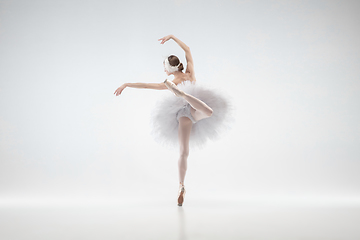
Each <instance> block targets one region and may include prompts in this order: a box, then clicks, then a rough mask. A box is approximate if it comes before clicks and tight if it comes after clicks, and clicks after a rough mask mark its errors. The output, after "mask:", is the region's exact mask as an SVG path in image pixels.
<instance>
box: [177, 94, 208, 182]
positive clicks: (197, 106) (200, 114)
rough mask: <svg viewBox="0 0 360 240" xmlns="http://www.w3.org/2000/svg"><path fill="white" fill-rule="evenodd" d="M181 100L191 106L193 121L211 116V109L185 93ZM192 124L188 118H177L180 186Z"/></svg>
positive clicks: (187, 154)
mask: <svg viewBox="0 0 360 240" xmlns="http://www.w3.org/2000/svg"><path fill="white" fill-rule="evenodd" d="M183 98H184V99H185V100H186V101H187V102H188V103H189V104H190V105H191V115H192V116H193V117H194V119H195V121H199V120H201V119H204V118H208V117H210V116H211V115H212V109H211V108H210V107H209V106H208V105H206V104H205V103H204V102H203V101H201V100H200V99H198V98H195V97H194V96H191V95H189V94H186V93H185V94H184V97H183ZM192 124H193V123H192V121H191V120H190V119H189V118H188V117H181V118H179V129H178V136H179V146H180V158H179V161H178V166H179V181H180V184H182V185H184V180H185V174H186V170H187V158H188V156H189V140H190V132H191V128H192Z"/></svg>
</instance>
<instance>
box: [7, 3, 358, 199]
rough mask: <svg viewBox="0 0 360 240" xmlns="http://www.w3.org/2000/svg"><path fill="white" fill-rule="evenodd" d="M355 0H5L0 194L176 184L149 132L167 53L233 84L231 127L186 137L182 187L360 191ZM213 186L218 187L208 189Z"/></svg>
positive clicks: (156, 188) (171, 164)
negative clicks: (207, 137) (214, 134)
mask: <svg viewBox="0 0 360 240" xmlns="http://www.w3.org/2000/svg"><path fill="white" fill-rule="evenodd" d="M359 11H360V3H359V2H358V1H328V0H324V1H313V0H311V1H276V0H274V1H240V0H238V1H220V0H217V1H186V0H176V1H145V0H142V1H110V0H106V1H85V0H82V1H80V0H76V1H46V0H36V1H35V0H34V1H19V0H18V1H10V0H1V1H0V144H1V145H0V197H2V198H21V199H26V198H40V197H55V198H57V197H63V198H66V197H70V198H72V197H79V196H88V197H93V198H107V197H109V198H110V197H115V198H124V199H125V198H131V197H138V196H147V197H149V196H150V197H151V196H155V195H156V196H167V197H168V198H169V199H172V201H173V198H175V196H176V194H177V190H178V189H177V188H178V171H177V160H178V150H177V149H168V148H165V147H163V146H161V145H159V144H158V143H156V142H155V141H154V140H153V139H152V137H151V134H150V132H151V129H150V125H149V118H150V114H151V109H152V108H153V106H154V104H155V102H156V101H157V100H158V99H160V98H161V97H163V96H165V95H168V94H171V93H170V92H169V91H167V90H166V91H165V90H164V91H158V90H145V89H133V88H127V89H125V90H124V92H123V93H122V95H121V96H118V97H115V96H114V95H113V92H114V91H115V89H116V88H118V87H119V86H120V85H121V84H123V83H125V82H148V83H152V82H162V81H163V80H164V79H165V77H166V75H165V73H164V71H163V64H162V61H163V58H164V57H165V56H166V55H168V54H176V55H178V56H179V57H180V58H181V60H182V61H185V58H184V54H183V52H182V50H181V49H180V48H179V47H178V46H177V44H176V43H175V42H173V41H169V42H167V43H166V44H165V45H160V44H159V42H158V41H157V39H159V38H161V37H163V36H166V35H168V34H174V35H175V36H177V37H178V38H179V39H181V40H182V41H184V42H185V43H186V44H187V45H188V46H190V48H191V50H192V52H193V57H194V61H195V70H196V76H197V80H198V82H199V83H200V82H202V83H206V84H209V85H211V86H214V87H220V88H221V89H222V90H223V91H224V92H225V93H226V94H228V95H229V97H231V99H232V101H233V104H234V106H235V115H234V117H235V119H236V122H235V124H234V125H233V127H232V129H231V131H229V132H228V133H227V134H225V135H223V136H222V137H221V138H220V139H219V140H218V141H216V142H208V144H207V145H206V147H205V148H203V149H201V150H192V149H190V156H189V159H188V172H187V176H186V179H185V185H186V186H187V191H188V192H191V194H190V193H188V197H189V198H190V197H191V196H193V197H194V196H195V197H202V196H206V195H209V194H212V195H216V196H225V197H226V196H227V197H236V196H244V195H304V196H305V195H321V196H329V195H331V196H349V197H351V196H359V194H360V176H359V170H360V150H359V149H360V148H359V146H360V127H359V122H360V94H359V93H360V82H359V80H360V79H359V76H360V55H359V54H360V46H359V44H358V43H359V42H360V28H359V25H360V16H359V14H358V13H359ZM214 193H216V194H214Z"/></svg>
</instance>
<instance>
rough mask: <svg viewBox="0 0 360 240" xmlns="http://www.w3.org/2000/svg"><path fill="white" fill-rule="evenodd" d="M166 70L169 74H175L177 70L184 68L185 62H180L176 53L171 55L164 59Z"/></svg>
mask: <svg viewBox="0 0 360 240" xmlns="http://www.w3.org/2000/svg"><path fill="white" fill-rule="evenodd" d="M164 68H165V69H164V71H165V72H166V74H167V75H171V74H174V72H176V71H180V72H181V71H182V70H184V66H183V64H182V63H181V62H180V60H179V58H178V57H177V56H175V55H170V56H169V57H167V58H165V60H164Z"/></svg>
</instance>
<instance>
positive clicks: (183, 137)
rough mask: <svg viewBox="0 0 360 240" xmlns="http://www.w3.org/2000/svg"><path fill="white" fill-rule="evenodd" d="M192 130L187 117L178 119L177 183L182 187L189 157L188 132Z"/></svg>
mask: <svg viewBox="0 0 360 240" xmlns="http://www.w3.org/2000/svg"><path fill="white" fill-rule="evenodd" d="M191 128H192V122H191V120H190V119H189V118H187V117H181V118H179V129H178V137H179V146H180V157H179V161H178V166H179V182H180V184H182V185H184V180H185V175H186V170H187V158H188V156H189V140H190V132H191Z"/></svg>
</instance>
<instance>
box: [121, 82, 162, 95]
mask: <svg viewBox="0 0 360 240" xmlns="http://www.w3.org/2000/svg"><path fill="white" fill-rule="evenodd" d="M127 87H131V88H144V89H155V90H164V89H167V87H166V86H165V83H163V82H162V83H124V84H123V85H121V86H120V87H119V88H118V89H116V90H115V92H114V94H115V95H116V96H119V95H120V94H121V92H122V91H123V90H124V89H125V88H127Z"/></svg>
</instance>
